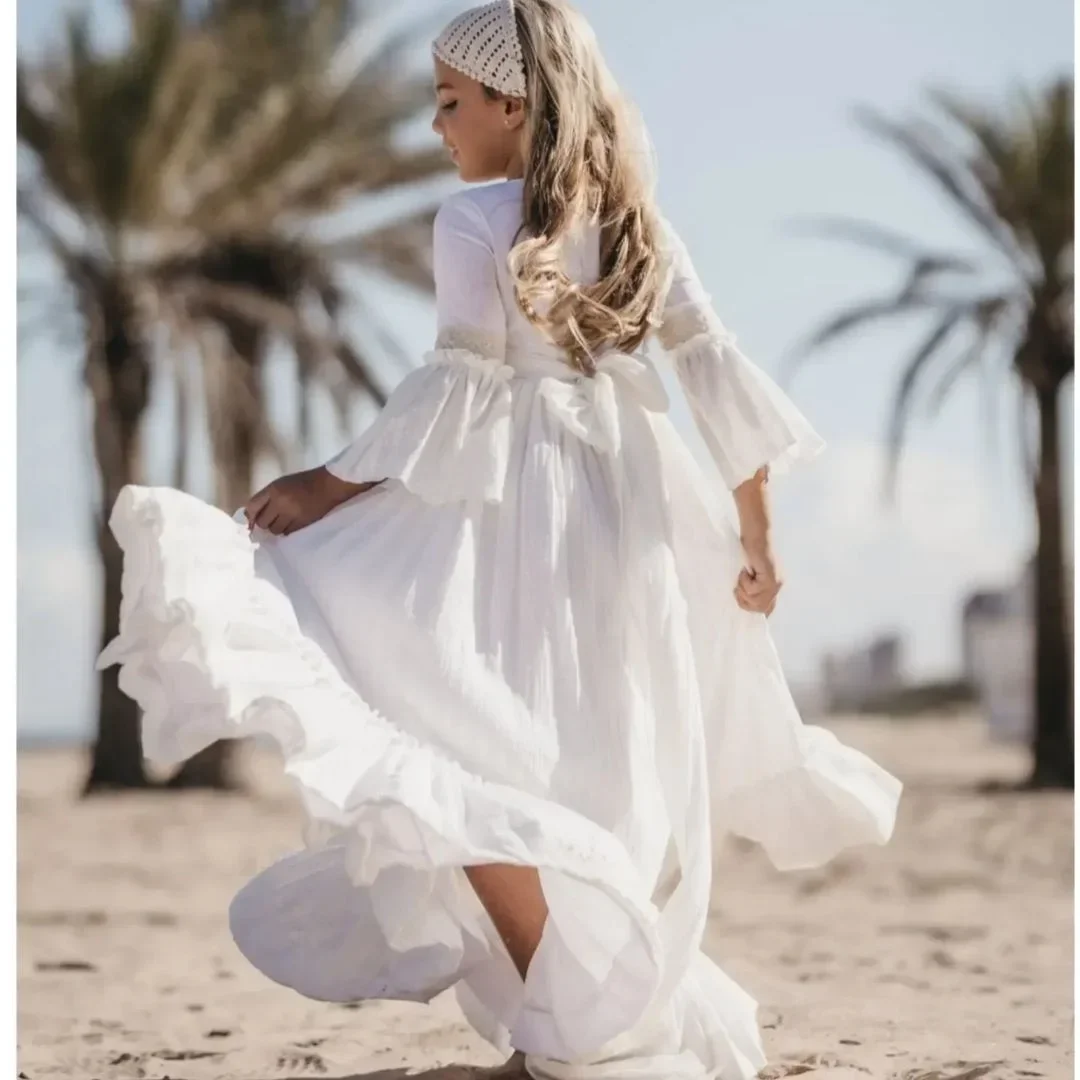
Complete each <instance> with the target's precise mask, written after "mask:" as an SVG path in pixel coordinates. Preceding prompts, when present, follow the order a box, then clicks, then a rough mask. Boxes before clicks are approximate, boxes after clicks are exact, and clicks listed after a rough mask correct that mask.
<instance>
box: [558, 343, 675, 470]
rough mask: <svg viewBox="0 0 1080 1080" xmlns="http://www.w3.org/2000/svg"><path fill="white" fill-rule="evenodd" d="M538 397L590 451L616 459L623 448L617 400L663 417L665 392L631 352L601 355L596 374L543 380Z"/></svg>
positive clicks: (647, 365) (648, 367) (645, 362)
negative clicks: (659, 413) (604, 451)
mask: <svg viewBox="0 0 1080 1080" xmlns="http://www.w3.org/2000/svg"><path fill="white" fill-rule="evenodd" d="M541 393H542V394H543V395H544V396H545V397H546V398H547V400H548V402H549V403H550V404H551V406H552V409H553V411H554V412H555V414H556V416H558V418H559V419H560V420H561V421H562V422H563V423H564V424H565V425H566V427H567V428H568V429H569V430H570V431H572V432H573V433H574V434H575V435H577V436H578V437H579V438H581V439H584V440H585V442H587V443H589V444H590V445H591V446H595V447H597V448H598V449H600V450H606V451H607V452H609V453H612V454H617V453H618V452H619V450H620V448H621V446H622V430H621V425H620V423H619V406H620V400H621V399H624V398H625V399H628V400H630V401H633V402H635V403H636V404H637V405H639V406H641V407H642V408H645V409H648V410H649V411H650V412H667V409H668V405H669V401H668V395H667V391H666V390H665V389H664V384H663V382H662V381H661V379H660V375H659V374H658V372H657V370H656V368H655V366H654V365H653V363H652V362H651V361H650V360H648V359H646V358H645V357H644V356H639V355H637V354H635V353H623V352H609V353H605V354H604V355H603V356H601V357H600V359H599V360H598V361H597V364H596V374H595V375H592V376H589V375H579V376H578V377H577V378H576V379H557V378H552V379H544V380H543V381H542V384H541Z"/></svg>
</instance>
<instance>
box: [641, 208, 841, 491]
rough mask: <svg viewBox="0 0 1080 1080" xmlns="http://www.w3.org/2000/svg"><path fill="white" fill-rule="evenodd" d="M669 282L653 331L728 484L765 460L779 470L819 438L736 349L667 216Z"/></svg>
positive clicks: (808, 454)
mask: <svg viewBox="0 0 1080 1080" xmlns="http://www.w3.org/2000/svg"><path fill="white" fill-rule="evenodd" d="M664 224H665V229H666V232H667V242H668V245H669V259H670V264H671V273H672V278H671V285H670V288H669V290H668V294H667V302H666V304H665V307H664V314H663V322H662V324H661V326H660V328H659V331H658V335H657V336H658V337H659V339H660V342H661V344H662V345H663V346H664V348H665V349H667V350H669V351H670V352H671V355H672V359H673V361H674V363H675V370H676V372H677V373H678V376H679V382H680V384H681V385H682V388H683V390H684V391H685V393H686V397H687V401H688V403H689V405H690V411H691V414H692V415H693V417H694V422H695V424H696V425H697V428H698V430H699V431H700V432H701V435H702V438H703V439H704V441H705V445H706V446H707V447H708V450H709V453H710V454H711V456H712V458H713V460H714V461H715V462H716V466H717V468H718V469H719V471H720V475H721V476H722V477H723V479H724V482H725V483H726V484H727V486H728V487H729V488H732V489H734V488H736V487H738V486H739V485H740V484H741V483H743V481H745V480H748V479H750V477H752V476H753V475H754V474H755V473H756V472H757V471H758V469H760V468H761V467H762V466H763V465H767V466H768V467H769V473H770V475H772V474H778V473H781V472H784V471H786V470H787V469H788V467H789V466H790V465H791V464H792V463H793V462H795V461H809V460H811V459H812V458H814V457H816V456H817V455H818V454H819V453H820V452H821V451H822V450H823V449H824V448H825V443H824V441H823V440H822V439H821V437H820V436H819V435H818V434H817V432H815V431H814V429H813V428H812V427H811V426H810V423H809V422H808V421H807V419H806V418H805V417H804V416H803V415H802V413H801V412H799V410H798V409H797V408H796V407H795V405H794V404H793V403H792V401H791V399H790V398H788V397H787V395H786V394H784V392H783V391H782V390H781V389H780V388H779V387H778V386H777V385H776V383H775V382H774V381H773V380H772V379H771V378H770V377H769V376H768V375H767V374H766V373H765V372H764V371H762V370H761V369H760V368H759V367H757V366H755V365H754V364H752V363H751V362H750V361H749V360H747V358H746V357H745V356H744V355H743V354H742V352H740V351H739V349H738V347H737V346H736V344H735V337H734V335H733V334H731V333H730V332H729V331H728V329H727V328H726V327H725V326H724V325H723V323H722V322H721V321H720V319H719V317H718V316H717V314H716V312H715V310H714V308H713V306H712V298H711V297H710V296H709V294H708V293H707V292H706V291H705V288H704V286H703V285H702V283H701V279H700V278H699V277H698V275H697V272H696V271H695V269H694V265H693V262H692V261H691V259H690V255H689V252H688V251H687V249H686V245H685V244H683V242H682V240H681V239H680V238H679V237H678V235H677V234H676V233H675V230H674V229H673V228H672V227H671V225H670V223H668V222H665V223H664Z"/></svg>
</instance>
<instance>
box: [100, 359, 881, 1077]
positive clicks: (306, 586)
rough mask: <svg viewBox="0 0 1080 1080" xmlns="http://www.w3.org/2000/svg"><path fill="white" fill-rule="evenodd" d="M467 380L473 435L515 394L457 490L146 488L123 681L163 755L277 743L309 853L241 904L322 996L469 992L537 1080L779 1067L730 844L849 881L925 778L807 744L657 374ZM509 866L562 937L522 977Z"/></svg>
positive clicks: (128, 559)
mask: <svg viewBox="0 0 1080 1080" xmlns="http://www.w3.org/2000/svg"><path fill="white" fill-rule="evenodd" d="M459 359H460V358H459ZM620 365H621V367H620ZM434 377H435V376H434V375H433V374H431V373H429V374H428V381H429V382H430V379H431V378H434ZM493 378H497V379H498V380H499V381H500V386H498V387H496V386H495V384H494V383H492V384H491V385H490V386H488V385H487V383H485V382H484V380H485V379H487V380H490V379H493ZM468 380H471V382H469V383H468V385H469V386H470V387H471V391H470V392H471V394H472V396H471V397H469V409H470V410H471V415H472V416H473V418H474V419H475V417H476V416H477V415H479V413H478V412H477V402H478V400H479V399H478V398H477V396H476V395H477V392H479V390H483V389H484V387H485V386H486V387H487V389H488V390H490V391H492V394H493V395H494V394H495V391H496V390H498V391H499V393H500V394H501V392H502V390H506V391H508V392H506V393H505V394H504V395H502V396H498V397H495V396H492V397H491V399H490V401H488V402H487V405H490V406H491V408H490V409H487V406H485V409H487V411H486V412H485V409H481V410H480V413H483V414H484V419H483V420H482V421H478V422H477V423H478V424H479V427H477V428H475V429H471V430H472V433H473V434H474V435H475V434H476V433H477V431H480V434H481V435H482V434H483V431H482V430H481V429H486V430H487V432H488V434H489V435H490V433H491V432H492V431H495V430H497V431H498V433H499V434H498V439H497V440H496V439H493V438H488V437H487V436H484V437H483V438H480V441H479V442H477V441H476V439H473V440H472V441H471V442H468V440H466V441H467V442H468V446H467V447H466V449H468V453H463V452H462V447H463V445H464V444H463V442H462V437H461V433H462V430H463V429H462V428H461V427H460V426H459V427H456V428H455V427H454V426H453V425H446V424H443V425H442V427H440V425H439V424H434V423H429V424H427V426H426V427H425V429H424V432H423V433H422V434H420V435H416V436H415V439H416V441H417V442H418V443H424V444H425V445H424V453H425V455H426V460H427V465H425V469H426V472H423V473H421V471H420V470H419V469H415V468H414V469H412V470H411V471H410V469H408V468H397V469H393V468H391V467H390V466H389V465H385V463H384V468H383V470H382V471H383V475H385V476H386V477H387V478H386V479H385V480H384V482H383V483H382V484H381V485H379V486H378V487H375V488H373V489H371V490H369V491H367V492H364V493H363V494H360V495H358V496H356V497H355V498H353V499H351V500H349V501H348V502H346V503H344V504H342V505H340V506H339V507H337V508H336V509H335V510H333V511H332V512H331V513H329V514H328V515H326V517H324V518H323V519H322V520H320V521H318V522H316V523H315V524H313V525H311V526H309V527H307V528H305V529H303V530H301V531H299V532H296V533H294V534H292V535H289V536H280V537H275V536H272V535H270V534H267V533H263V532H262V531H261V530H256V531H255V533H254V535H250V534H249V532H248V529H247V527H246V524H245V523H244V522H243V519H242V516H240V515H239V514H238V515H236V516H235V517H230V516H229V515H228V514H226V513H224V512H222V511H219V510H217V509H214V508H213V507H211V506H209V505H207V504H205V503H203V502H201V501H200V500H198V499H196V498H194V497H192V496H189V495H186V494H183V493H181V492H179V491H176V490H173V489H170V488H152V487H151V488H148V487H129V488H126V489H125V490H124V491H123V492H122V494H121V496H120V498H119V500H118V501H117V504H116V506H115V508H114V510H113V513H112V517H111V526H112V529H113V531H114V533H115V535H116V537H117V539H118V541H119V543H120V545H121V547H122V548H123V550H124V557H125V561H124V588H123V594H124V598H123V609H122V615H121V633H120V635H119V637H118V638H117V639H116V640H115V641H114V642H113V643H112V644H111V645H110V646H109V647H108V648H107V649H106V651H105V653H104V654H103V655H102V657H101V659H100V661H99V664H100V665H105V664H109V663H115V662H119V663H121V665H122V670H121V674H120V678H121V686H122V688H123V689H124V691H125V692H126V693H128V694H130V695H131V696H132V697H134V698H135V699H136V700H137V701H138V702H139V703H140V705H141V706H142V708H143V709H144V727H143V736H144V747H145V752H146V754H147V756H148V757H149V758H151V759H153V760H155V761H158V762H162V763H174V762H179V761H182V760H184V759H185V758H187V757H189V756H191V755H192V754H194V753H196V752H197V751H199V750H200V749H202V748H203V747H205V746H207V745H209V744H210V743H212V742H214V741H216V740H218V739H221V738H239V737H245V736H252V735H259V736H264V737H269V738H271V739H272V740H274V741H275V742H276V743H277V745H278V746H279V747H280V749H281V752H282V755H283V763H284V768H285V770H286V772H287V773H288V775H289V776H290V777H291V778H292V779H293V781H295V783H296V786H297V788H298V791H299V794H300V795H301V797H302V800H303V804H304V807H305V810H306V818H307V827H306V832H305V844H304V846H303V848H302V849H301V850H300V851H298V852H296V853H294V854H292V855H290V856H287V857H286V858H284V859H282V860H280V861H279V862H277V863H275V864H274V865H273V866H271V867H269V868H268V869H267V870H265V871H264V872H263V873H261V874H260V875H258V876H257V877H256V878H254V880H252V881H251V882H249V883H248V884H247V885H246V886H245V887H244V888H243V889H242V890H241V892H240V893H239V894H238V896H237V897H236V899H235V900H234V902H233V904H232V908H231V912H230V919H231V928H232V932H233V935H234V937H235V940H236V943H237V945H238V947H239V948H240V950H241V951H242V952H243V953H244V955H245V956H246V957H247V958H248V959H249V960H250V961H251V963H253V964H254V965H255V966H256V967H258V968H259V969H260V970H261V971H263V972H264V973H265V974H266V975H267V976H268V977H270V978H271V979H273V980H276V981H277V982H279V983H281V984H283V985H284V986H287V987H291V988H292V989H294V990H296V991H298V992H299V993H301V994H303V995H305V996H307V997H310V998H315V999H319V1000H325V1001H354V1000H358V999H365V998H397V999H405V1000H411V1001H427V1000H429V999H431V998H432V997H433V996H434V995H436V994H438V993H440V992H442V991H444V990H447V989H449V988H451V987H453V988H454V989H455V992H456V994H457V997H458V1000H459V1001H460V1004H461V1006H462V1008H463V1010H464V1012H465V1014H466V1016H467V1017H468V1019H469V1021H470V1022H471V1023H472V1024H473V1025H474V1026H475V1027H476V1029H477V1030H478V1031H479V1032H480V1033H481V1034H482V1035H484V1036H485V1037H486V1038H487V1039H489V1040H490V1041H491V1042H492V1043H493V1044H494V1045H495V1046H497V1047H499V1048H501V1049H503V1050H507V1049H509V1048H510V1047H514V1048H517V1049H520V1050H523V1051H525V1053H526V1055H527V1059H526V1060H527V1063H528V1067H529V1069H530V1071H531V1072H532V1073H533V1075H535V1076H537V1077H546V1076H553V1077H575V1076H578V1075H581V1076H593V1075H595V1076H600V1075H610V1076H612V1077H615V1076H618V1077H620V1078H626V1077H631V1076H641V1077H653V1076H655V1077H660V1076H665V1077H683V1076H685V1077H687V1078H690V1077H701V1076H716V1077H724V1078H727V1077H750V1076H753V1075H754V1074H755V1073H756V1072H757V1070H758V1069H759V1068H760V1067H761V1066H762V1065H763V1064H764V1061H765V1058H764V1055H763V1053H762V1048H761V1041H760V1036H759V1033H758V1029H757V1025H756V1022H755V1009H756V1005H755V1002H754V1001H753V999H752V998H751V997H750V996H749V995H748V994H746V993H745V992H744V991H743V990H742V989H740V988H739V987H738V986H737V985H736V984H735V983H734V982H732V981H731V980H730V979H729V978H727V976H725V975H724V974H723V972H722V971H721V970H720V969H719V968H718V967H717V966H716V965H715V964H714V963H712V961H710V960H709V959H707V958H706V957H705V956H704V955H703V954H702V952H701V939H702V934H703V931H704V927H705V920H706V917H707V914H708V908H709V893H710V877H711V867H712V851H713V847H714V844H715V843H716V841H717V840H718V839H719V837H720V836H721V835H723V834H724V833H728V832H734V833H737V834H739V835H742V836H745V837H749V838H751V839H753V840H755V841H757V842H759V843H760V844H762V845H763V846H764V849H765V850H766V852H767V853H768V855H769V857H770V858H771V859H772V861H773V862H774V863H775V864H776V865H777V866H778V867H779V868H781V869H789V868H797V867H809V866H815V865H820V864H821V863H823V862H826V861H828V860H829V859H830V858H832V857H833V856H834V855H835V854H836V853H837V852H838V851H840V850H842V849H844V848H846V847H850V846H852V845H857V844H864V843H884V842H885V841H886V840H887V839H888V837H889V835H890V833H891V831H892V827H893V822H894V817H895V811H896V802H897V798H898V795H899V791H900V785H899V783H898V781H896V780H895V778H893V777H892V776H890V775H889V774H888V773H887V772H885V771H884V770H882V769H881V768H879V767H878V766H877V765H876V764H875V763H874V762H872V761H871V760H869V759H868V758H867V757H865V756H864V755H862V754H860V753H858V752H856V751H855V750H853V749H851V748H849V747H846V746H844V745H842V744H841V743H839V742H838V741H837V740H836V739H835V737H834V736H833V735H831V734H830V733H829V732H827V731H825V730H824V729H821V728H816V727H812V726H806V725H803V723H802V721H801V719H800V717H799V715H798V713H797V711H796V708H795V705H794V703H793V701H792V698H791V695H790V693H789V690H788V687H787V684H786V682H785V680H784V676H783V673H782V670H781V668H780V664H779V661H778V658H777V655H776V651H775V648H774V646H773V643H772V640H771V638H770V635H769V630H768V626H767V621H766V619H765V618H764V616H761V615H758V614H751V613H748V612H744V611H742V610H741V609H739V608H738V606H737V605H736V603H735V600H734V597H733V595H732V589H733V587H734V584H735V580H736V577H737V575H738V572H739V569H740V566H741V551H740V547H739V543H738V538H737V536H736V535H735V533H734V531H733V530H732V528H731V526H730V524H729V523H728V522H727V520H726V518H725V516H724V514H723V513H722V510H721V508H720V506H719V504H718V503H717V501H716V498H717V497H716V495H715V493H714V487H715V485H714V484H713V482H711V481H709V480H707V479H706V477H705V476H704V474H703V473H702V472H701V470H700V469H699V467H698V466H697V464H696V462H695V460H694V458H693V456H692V455H691V454H690V452H689V450H688V448H687V447H686V445H685V444H684V442H683V441H682V439H681V438H680V437H679V435H678V433H677V432H676V431H675V429H674V428H673V426H672V424H671V421H670V418H669V417H668V415H667V412H666V410H665V409H664V408H663V407H658V406H657V395H660V396H662V395H663V391H662V389H659V390H658V389H657V386H658V380H656V378H655V372H650V371H648V370H645V369H643V368H642V366H641V362H640V361H635V360H633V358H629V357H616V358H615V359H614V360H613V361H612V365H611V370H610V373H609V375H608V376H607V377H606V378H598V379H597V380H595V381H594V382H593V383H591V384H590V385H589V387H588V388H587V389H585V390H583V389H581V387H580V386H579V384H578V383H572V382H567V381H565V380H561V379H558V378H552V377H548V375H547V374H545V373H544V372H542V371H526V372H522V371H520V370H514V371H507V370H506V369H505V368H503V369H501V370H500V371H499V372H497V373H495V374H494V375H492V374H491V373H490V372H486V373H479V374H478V373H477V371H475V370H474V371H470V372H469V373H468V379H467V381H468ZM460 390H461V385H460V380H459V381H458V382H457V383H455V387H454V390H453V392H454V393H458V392H459V391H460ZM449 400H450V392H449V391H448V392H447V393H445V394H444V395H443V397H442V399H441V404H440V407H439V408H440V412H439V415H440V416H442V417H445V415H446V413H447V410H448V408H449V406H448V401H449ZM409 415H411V416H413V417H415V416H417V410H416V409H415V408H413V409H411V410H410V411H409ZM391 422H392V417H390V418H389V419H388V421H387V423H388V424H390V423H391ZM495 425H498V426H497V429H496V427H495ZM388 432H391V434H392V429H391V428H389V427H388V428H387V430H386V431H384V432H383V433H382V434H383V438H382V443H381V445H382V446H384V447H385V446H388V445H390V443H391V442H392V441H393V440H392V439H390V438H389V436H388V434H387V433H388ZM397 434H398V435H400V436H402V438H404V435H403V433H402V432H401V431H400V430H398V432H397ZM440 440H444V441H446V440H449V441H450V442H452V443H453V444H454V445H453V446H451V445H450V444H449V442H447V444H446V445H444V446H442V447H441V448H440ZM493 449H494V450H495V451H497V456H498V458H499V463H498V475H499V477H500V478H501V482H500V484H499V486H498V490H497V493H496V497H492V485H491V484H490V483H489V482H488V480H489V479H490V469H489V468H488V466H489V465H490V461H489V460H488V457H489V456H490V453H491V452H493ZM440 459H441V460H440ZM410 460H412V461H414V462H415V460H416V459H415V455H414V457H413V458H411V459H410ZM440 470H442V473H443V476H442V480H443V482H442V483H440V476H439V472H440ZM462 470H467V471H468V472H469V475H470V476H473V477H479V478H481V479H482V480H483V483H477V484H471V483H469V482H468V478H467V477H466V478H465V481H464V482H463V481H462ZM378 471H379V470H378V469H376V470H375V473H373V474H372V478H373V479H379V478H380V477H379V476H378V475H376V473H377V472H378ZM421 475H422V476H423V482H420V479H419V478H420V477H421ZM481 863H509V864H520V865H525V866H533V867H537V868H538V869H539V873H540V879H541V884H542V886H543V890H544V894H545V897H546V900H547V903H548V907H549V911H550V917H549V919H548V922H547V924H546V926H545V930H544V933H543V938H542V941H541V944H540V947H539V949H538V951H537V953H536V956H535V957H534V960H533V962H532V965H531V967H530V969H529V972H528V977H527V979H526V980H525V981H524V983H523V982H522V980H521V978H520V976H519V975H518V973H517V971H516V969H515V967H514V965H513V963H512V962H511V960H510V957H509V955H508V953H507V951H506V949H505V947H504V945H503V944H502V942H501V940H500V938H499V936H498V934H497V933H496V932H495V929H494V926H493V925H492V923H491V921H490V919H489V918H488V916H487V914H486V912H485V911H484V909H483V908H482V907H481V905H480V903H479V901H478V900H477V898H476V896H475V894H474V893H473V891H472V889H471V887H470V885H469V883H468V881H467V879H466V877H465V875H464V873H463V869H462V868H463V867H466V866H469V865H475V864H481Z"/></svg>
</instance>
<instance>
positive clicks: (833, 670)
mask: <svg viewBox="0 0 1080 1080" xmlns="http://www.w3.org/2000/svg"><path fill="white" fill-rule="evenodd" d="M821 676H822V693H823V696H824V702H823V704H824V707H825V708H826V709H827V710H828V711H829V712H855V711H858V710H860V709H864V708H867V707H869V706H870V705H871V703H873V702H878V701H882V700H884V699H885V698H886V697H888V695H890V694H892V693H894V692H896V691H898V690H899V689H900V688H901V687H902V686H903V683H904V678H903V672H902V670H901V643H900V638H899V636H898V635H895V634H889V635H884V636H882V637H878V638H875V639H874V640H873V641H871V642H870V643H869V644H867V645H864V646H861V647H859V648H856V649H852V650H850V651H848V652H845V653H828V654H827V655H826V656H825V658H824V660H823V661H822V670H821Z"/></svg>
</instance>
